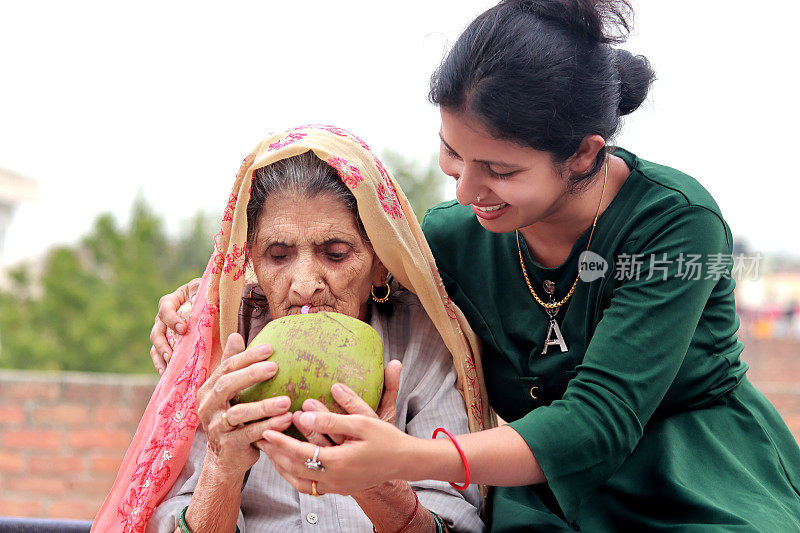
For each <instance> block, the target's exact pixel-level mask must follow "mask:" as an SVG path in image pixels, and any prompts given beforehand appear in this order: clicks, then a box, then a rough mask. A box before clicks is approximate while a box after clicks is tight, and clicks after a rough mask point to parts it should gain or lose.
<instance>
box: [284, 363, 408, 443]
mask: <svg viewBox="0 0 800 533" xmlns="http://www.w3.org/2000/svg"><path fill="white" fill-rule="evenodd" d="M401 371H402V364H401V363H400V361H396V360H393V361H389V364H388V365H386V369H385V370H384V378H383V395H382V396H381V401H380V404H379V405H378V410H377V412H376V411H373V410H372V408H371V407H370V406H369V405H367V402H365V401H364V400H362V399H361V397H360V396H358V394H356V393H355V392H354V391H353V390H352V389H351V388H350V387H348V386H346V385H342V384H341V383H337V384H335V385H334V386H333V387H331V393H332V394H333V399H334V400H336V403H338V404H339V405H340V406H341V407H342V409H344V410H345V412H346V413H348V414H351V415H364V416H370V417H374V418H380V419H381V420H385V421H386V422H389V423H390V424H394V419H395V416H396V414H397V394H398V391H399V390H400V372H401ZM305 412H323V413H327V412H329V410H328V408H327V407H326V406H325V404H323V403H322V402H320V401H318V400H313V399H309V400H306V401H305V402H303V410H302V411H296V412H294V413H293V414H292V422H293V423H294V425H295V427H296V428H297V429H298V430H300V432H301V433H302V434H303V436H304V437H305V438H306V439H307V440H308V442H311V443H313V444H317V445H319V446H330V445H331V443H334V444H341V443H342V442H343V441H344V439H345V437H344V436H343V435H323V434H320V433H317V432H316V431H315V430H314V429H313V428H309V427H307V426H305V425H304V424H303V422H302V420H301V416H302V414H303V413H305Z"/></svg>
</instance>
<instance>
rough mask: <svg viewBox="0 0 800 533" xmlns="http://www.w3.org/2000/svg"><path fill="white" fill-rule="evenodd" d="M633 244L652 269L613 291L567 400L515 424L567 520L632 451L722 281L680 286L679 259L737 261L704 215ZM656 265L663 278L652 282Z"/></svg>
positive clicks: (692, 209) (661, 225)
mask: <svg viewBox="0 0 800 533" xmlns="http://www.w3.org/2000/svg"><path fill="white" fill-rule="evenodd" d="M636 234H637V235H639V236H640V237H638V238H636V239H635V240H632V241H628V242H627V243H626V244H625V246H624V247H626V248H630V251H629V252H626V253H630V254H642V257H643V258H645V259H646V261H645V264H644V267H643V268H642V275H641V276H639V277H638V279H637V278H636V277H634V278H633V279H629V280H624V281H621V282H619V285H618V286H617V287H616V288H615V290H614V291H613V294H612V299H611V304H610V306H609V307H608V309H606V310H605V312H604V314H603V317H602V319H601V320H600V322H599V323H598V325H597V328H596V329H595V331H594V335H593V336H592V338H591V341H590V342H589V345H588V347H587V349H586V353H585V356H584V359H583V361H582V363H581V364H580V365H579V366H578V367H577V371H578V373H577V375H576V376H575V377H574V378H573V379H572V380H571V381H570V382H569V385H568V386H567V389H566V392H565V393H564V396H563V397H562V399H560V400H557V401H555V402H553V403H552V404H550V405H549V406H545V407H540V408H537V409H534V410H533V411H531V412H530V413H528V414H527V415H526V416H524V417H522V418H521V419H519V420H516V421H514V422H511V423H510V424H509V425H510V426H511V427H512V428H514V429H515V430H516V431H517V432H518V433H519V434H520V435H521V436H522V437H523V438H524V439H525V441H526V442H527V444H528V446H530V449H531V451H532V452H533V455H534V456H535V457H536V459H537V461H538V462H539V464H540V465H541V467H542V469H543V471H544V474H545V476H546V478H547V481H548V484H549V486H550V488H551V489H552V491H553V493H554V494H555V496H556V498H557V500H558V503H559V505H560V506H561V508H562V510H563V511H564V513H565V515H566V517H567V518H568V519H572V518H571V517H575V516H576V514H577V511H578V508H579V506H580V502H581V500H582V499H583V498H585V497H586V496H587V495H589V494H590V493H592V492H593V491H594V490H596V489H597V487H598V486H600V485H602V484H603V483H605V482H606V481H607V480H608V479H609V478H610V477H611V476H612V475H613V473H614V472H615V471H616V470H617V469H618V468H619V467H620V465H621V464H622V462H623V461H624V460H625V459H626V458H627V457H628V456H629V455H630V454H631V452H632V451H633V450H634V448H635V447H636V444H637V443H638V442H639V440H640V439H641V437H642V434H643V431H644V430H643V428H644V426H645V424H647V421H648V420H649V419H650V417H651V416H652V415H653V412H654V411H655V410H656V408H657V407H658V405H659V403H660V402H661V401H662V399H663V398H664V396H665V394H666V393H667V390H668V389H669V387H670V385H671V384H672V382H673V380H674V379H675V376H676V374H677V373H678V370H679V368H680V366H681V364H682V362H683V360H684V357H685V355H686V352H687V350H688V348H689V344H690V342H691V339H692V336H693V334H694V332H695V329H696V328H697V326H698V322H699V321H700V316H701V314H702V312H703V309H704V307H705V305H706V302H707V301H708V299H709V296H710V295H711V292H712V290H713V288H714V286H715V284H716V283H718V281H719V277H717V279H714V277H713V276H710V279H705V278H706V277H708V276H707V272H706V269H705V268H704V269H703V272H702V275H701V276H700V279H697V280H693V279H682V276H681V274H680V271H679V269H681V268H682V267H683V268H684V270H685V265H684V263H682V262H681V258H683V259H686V258H687V257H689V256H690V254H700V255H701V256H702V260H701V261H700V263H702V264H704V266H705V264H706V263H707V261H708V260H709V256H713V255H714V254H727V255H728V257H730V254H731V238H730V234H729V230H728V229H727V226H726V225H725V223H724V222H723V221H722V219H721V218H720V217H719V216H718V215H717V214H715V213H714V212H712V211H710V210H708V209H706V208H702V207H697V206H683V207H679V208H675V209H674V210H672V211H670V212H668V213H666V214H664V215H663V216H661V217H659V218H658V219H657V220H655V221H653V222H651V223H650V224H648V225H647V227H645V228H642V230H641V231H638V232H636ZM651 256H652V257H655V258H656V259H657V260H659V261H663V262H661V263H660V264H661V265H662V266H663V265H666V272H664V271H660V270H659V271H655V274H654V275H652V276H651V279H647V277H648V275H647V273H648V270H649V261H650V257H651ZM712 259H713V258H712ZM612 267H613V265H612ZM612 272H613V268H612ZM729 272H730V267H728V273H729Z"/></svg>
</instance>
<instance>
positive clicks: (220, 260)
mask: <svg viewBox="0 0 800 533" xmlns="http://www.w3.org/2000/svg"><path fill="white" fill-rule="evenodd" d="M221 238H222V229H220V230H219V231H218V232H217V234H216V235H214V255H213V256H212V257H211V262H212V263H213V265H214V266H212V267H211V273H212V274H219V273H220V272H222V267H223V265H224V264H225V252H224V251H223V250H222V245H221V244H220V242H219V240H220V239H221Z"/></svg>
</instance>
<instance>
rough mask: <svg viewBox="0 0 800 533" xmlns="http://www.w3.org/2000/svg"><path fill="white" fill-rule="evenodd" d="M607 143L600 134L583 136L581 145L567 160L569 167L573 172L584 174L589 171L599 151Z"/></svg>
mask: <svg viewBox="0 0 800 533" xmlns="http://www.w3.org/2000/svg"><path fill="white" fill-rule="evenodd" d="M605 145H606V140H605V139H603V138H602V137H601V136H600V135H596V134H595V135H588V136H586V137H584V138H583V140H582V141H581V144H580V146H578V149H577V150H576V151H575V153H574V154H572V157H570V158H569V159H568V160H567V168H568V169H569V171H570V173H571V174H575V175H583V174H586V173H587V172H589V169H591V168H592V166H593V165H594V162H595V160H596V159H597V153H598V152H599V151H600V150H602V149H603V147H605Z"/></svg>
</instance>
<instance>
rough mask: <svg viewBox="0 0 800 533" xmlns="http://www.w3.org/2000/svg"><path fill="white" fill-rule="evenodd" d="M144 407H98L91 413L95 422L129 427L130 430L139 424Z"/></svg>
mask: <svg viewBox="0 0 800 533" xmlns="http://www.w3.org/2000/svg"><path fill="white" fill-rule="evenodd" d="M143 413H144V408H141V409H139V408H138V407H124V406H119V407H98V408H96V409H95V410H94V412H93V413H92V420H94V423H95V424H104V425H106V426H108V425H112V426H115V427H120V426H121V427H126V428H130V429H131V431H132V430H134V429H136V426H137V425H139V419H141V418H142V414H143Z"/></svg>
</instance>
